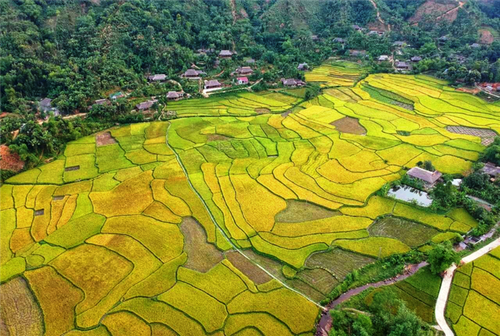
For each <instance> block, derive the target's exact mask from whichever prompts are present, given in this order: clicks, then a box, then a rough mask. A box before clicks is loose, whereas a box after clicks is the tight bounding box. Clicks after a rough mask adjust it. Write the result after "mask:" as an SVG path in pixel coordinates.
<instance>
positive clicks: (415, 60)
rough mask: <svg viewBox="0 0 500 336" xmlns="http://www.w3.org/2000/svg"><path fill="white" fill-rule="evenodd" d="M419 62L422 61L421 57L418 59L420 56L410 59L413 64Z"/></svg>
mask: <svg viewBox="0 0 500 336" xmlns="http://www.w3.org/2000/svg"><path fill="white" fill-rule="evenodd" d="M421 60H422V57H420V56H413V57H412V58H411V61H412V62H413V63H418V62H420V61H421Z"/></svg>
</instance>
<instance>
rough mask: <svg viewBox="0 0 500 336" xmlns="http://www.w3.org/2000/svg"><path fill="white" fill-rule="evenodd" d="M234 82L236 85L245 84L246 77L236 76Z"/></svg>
mask: <svg viewBox="0 0 500 336" xmlns="http://www.w3.org/2000/svg"><path fill="white" fill-rule="evenodd" d="M236 83H237V84H238V85H246V84H248V78H247V77H238V78H236Z"/></svg>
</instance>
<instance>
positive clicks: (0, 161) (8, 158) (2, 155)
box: [0, 145, 24, 172]
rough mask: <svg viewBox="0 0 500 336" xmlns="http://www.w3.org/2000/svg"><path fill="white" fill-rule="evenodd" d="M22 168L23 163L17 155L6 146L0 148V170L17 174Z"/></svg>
mask: <svg viewBox="0 0 500 336" xmlns="http://www.w3.org/2000/svg"><path fill="white" fill-rule="evenodd" d="M23 167H24V161H22V160H21V158H20V157H19V155H18V154H16V153H12V152H11V151H10V149H9V147H7V145H1V146H0V169H1V170H11V171H14V172H18V171H20V170H21V169H23Z"/></svg>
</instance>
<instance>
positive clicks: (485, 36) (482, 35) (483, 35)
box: [478, 29, 495, 44]
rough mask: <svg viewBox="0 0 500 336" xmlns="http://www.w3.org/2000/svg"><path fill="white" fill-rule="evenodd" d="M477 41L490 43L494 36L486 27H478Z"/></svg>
mask: <svg viewBox="0 0 500 336" xmlns="http://www.w3.org/2000/svg"><path fill="white" fill-rule="evenodd" d="M478 33H479V42H480V43H482V44H492V43H493V41H495V36H493V34H492V33H491V32H490V31H489V30H487V29H479V31H478Z"/></svg>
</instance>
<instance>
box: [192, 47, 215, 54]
mask: <svg viewBox="0 0 500 336" xmlns="http://www.w3.org/2000/svg"><path fill="white" fill-rule="evenodd" d="M196 52H197V53H199V54H213V53H214V52H215V50H214V49H204V48H201V49H198V50H196Z"/></svg>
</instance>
